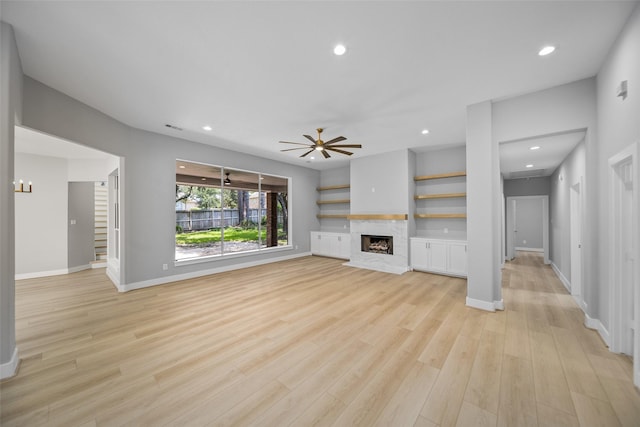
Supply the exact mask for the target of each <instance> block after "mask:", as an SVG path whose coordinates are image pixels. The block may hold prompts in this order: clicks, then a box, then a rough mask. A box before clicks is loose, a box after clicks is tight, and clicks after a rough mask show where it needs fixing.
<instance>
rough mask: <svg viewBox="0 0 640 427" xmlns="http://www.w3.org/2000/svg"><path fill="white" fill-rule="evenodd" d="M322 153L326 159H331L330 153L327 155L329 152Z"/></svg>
mask: <svg viewBox="0 0 640 427" xmlns="http://www.w3.org/2000/svg"><path fill="white" fill-rule="evenodd" d="M321 153H322V155H323V156H324V158H325V159H328V158H329V157H331V156H330V155H329V153H327V150H322V151H321Z"/></svg>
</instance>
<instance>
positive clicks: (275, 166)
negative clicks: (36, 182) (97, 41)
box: [23, 77, 320, 286]
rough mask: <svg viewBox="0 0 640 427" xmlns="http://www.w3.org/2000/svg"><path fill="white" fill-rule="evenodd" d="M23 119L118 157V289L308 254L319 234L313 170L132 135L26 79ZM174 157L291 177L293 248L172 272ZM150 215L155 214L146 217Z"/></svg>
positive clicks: (180, 141) (184, 142) (140, 132)
mask: <svg viewBox="0 0 640 427" xmlns="http://www.w3.org/2000/svg"><path fill="white" fill-rule="evenodd" d="M23 117H24V124H25V125H26V126H28V127H31V128H33V129H37V130H40V131H42V132H46V133H49V134H52V135H55V136H58V137H61V138H63V139H67V140H70V141H74V142H77V143H80V144H83V145H86V146H89V147H92V148H96V149H98V150H102V151H105V152H107V153H110V154H113V155H117V156H121V157H124V159H125V162H124V168H123V170H122V171H121V172H122V176H123V182H122V191H123V194H124V212H123V214H124V215H123V218H122V225H123V227H124V245H123V254H121V255H122V256H123V257H124V260H123V261H122V262H123V264H122V265H123V266H124V277H122V278H121V285H125V286H126V285H128V284H135V283H138V282H143V281H153V280H158V279H162V278H168V277H170V276H172V275H179V274H187V273H197V272H199V271H207V270H211V269H215V268H222V267H230V266H233V265H234V264H238V263H247V262H252V261H265V260H269V259H273V258H277V257H282V256H285V255H294V254H303V253H306V252H308V251H309V231H310V230H313V229H317V227H318V221H317V219H316V217H315V212H316V191H315V188H316V187H317V186H318V183H319V175H320V174H319V172H318V171H315V170H310V169H306V168H303V167H298V166H294V165H290V164H285V163H281V162H277V161H272V160H267V159H264V158H260V157H256V156H252V155H248V154H244V153H240V152H235V151H230V150H224V149H220V148H215V147H212V146H208V145H204V144H198V143H194V142H190V141H187V140H183V139H178V138H172V137H169V136H165V135H160V134H155V133H151V132H147V131H143V130H139V129H134V128H131V127H128V126H126V125H124V124H123V123H120V122H118V121H116V120H114V119H112V118H110V117H108V116H106V115H104V114H103V113H101V112H99V111H97V110H95V109H93V108H91V107H89V106H87V105H84V104H82V103H80V102H78V101H77V100H74V99H72V98H70V97H68V96H66V95H64V94H62V93H60V92H58V91H56V90H54V89H52V88H50V87H47V86H45V85H43V84H42V83H40V82H37V81H35V80H33V79H30V78H28V77H25V82H24V110H23ZM177 158H180V159H184V160H189V161H198V162H205V163H211V164H216V165H223V166H227V167H230V168H239V169H245V170H252V171H256V172H264V173H270V174H274V175H280V176H287V177H291V178H292V179H293V181H292V194H291V196H290V200H291V203H292V206H291V215H292V217H293V227H292V229H291V230H290V238H291V239H290V242H291V244H292V245H293V247H294V249H292V250H289V251H286V252H284V253H283V252H281V251H280V252H278V251H272V252H268V253H264V252H263V253H260V254H255V255H250V256H246V257H242V258H223V259H216V260H211V261H208V262H203V263H198V264H191V265H180V266H174V259H175V240H174V239H175V211H174V210H175V209H174V204H175V203H174V202H175V199H174V197H175V188H174V186H175V161H176V159H177ZM149 211H152V212H154V215H152V216H149V215H147V214H146V212H149ZM296 247H297V249H296ZM162 264H168V265H169V269H168V270H167V271H163V270H162Z"/></svg>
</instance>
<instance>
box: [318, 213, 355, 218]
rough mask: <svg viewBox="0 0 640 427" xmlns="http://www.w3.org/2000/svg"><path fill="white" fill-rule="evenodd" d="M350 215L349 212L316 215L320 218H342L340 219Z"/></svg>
mask: <svg viewBox="0 0 640 427" xmlns="http://www.w3.org/2000/svg"><path fill="white" fill-rule="evenodd" d="M348 216H349V215H348V214H318V215H316V217H318V218H340V219H347V217H348Z"/></svg>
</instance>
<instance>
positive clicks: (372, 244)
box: [360, 234, 393, 255]
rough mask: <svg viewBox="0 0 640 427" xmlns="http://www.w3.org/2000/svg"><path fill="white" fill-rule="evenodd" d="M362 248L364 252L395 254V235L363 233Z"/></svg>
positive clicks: (361, 237)
mask: <svg viewBox="0 0 640 427" xmlns="http://www.w3.org/2000/svg"><path fill="white" fill-rule="evenodd" d="M360 249H361V250H362V252H370V253H374V254H385V255H393V236H372V235H369V234H362V235H361V236H360Z"/></svg>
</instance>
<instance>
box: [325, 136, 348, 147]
mask: <svg viewBox="0 0 640 427" xmlns="http://www.w3.org/2000/svg"><path fill="white" fill-rule="evenodd" d="M346 139H347V138H345V137H344V136H339V137H337V138H333V139H332V140H331V141H327V142H325V143H324V145H328V144H335V143H336V142H340V141H344V140H346Z"/></svg>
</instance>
